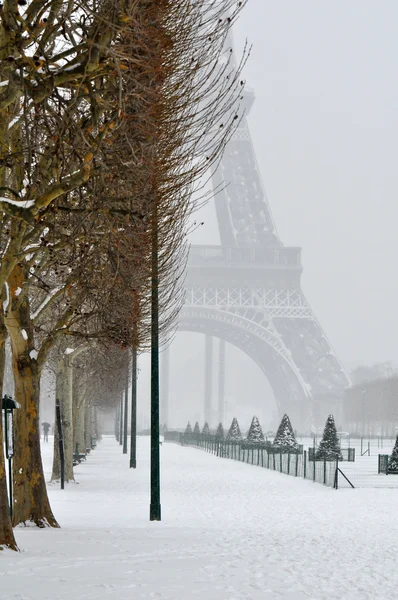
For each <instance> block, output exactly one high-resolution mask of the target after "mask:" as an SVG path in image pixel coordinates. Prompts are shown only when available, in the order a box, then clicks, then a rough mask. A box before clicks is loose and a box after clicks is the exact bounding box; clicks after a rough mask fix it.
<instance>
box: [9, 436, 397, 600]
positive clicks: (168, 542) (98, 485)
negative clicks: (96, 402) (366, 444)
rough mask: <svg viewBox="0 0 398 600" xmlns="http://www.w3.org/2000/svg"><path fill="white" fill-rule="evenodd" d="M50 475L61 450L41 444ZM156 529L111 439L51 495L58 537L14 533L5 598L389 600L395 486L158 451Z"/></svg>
mask: <svg viewBox="0 0 398 600" xmlns="http://www.w3.org/2000/svg"><path fill="white" fill-rule="evenodd" d="M43 450H44V461H45V469H46V472H47V474H49V471H50V463H51V450H52V445H51V443H49V444H45V445H44V449H43ZM161 452H162V511H163V513H162V516H163V521H162V522H161V523H150V522H149V520H148V516H149V477H148V473H149V464H148V457H149V440H148V438H139V441H138V469H137V470H136V471H133V470H132V469H129V468H128V458H127V457H126V455H123V454H122V453H121V447H120V446H119V445H118V444H117V443H116V442H115V440H114V439H113V438H111V437H109V438H104V439H103V441H102V442H101V443H100V444H99V446H98V447H97V449H96V450H95V452H93V453H92V454H91V455H90V456H89V458H88V460H87V462H86V463H85V464H82V465H81V466H79V467H78V468H77V469H76V479H77V481H78V482H79V483H76V484H70V485H69V486H67V487H68V489H66V490H65V491H61V490H59V489H58V487H53V486H50V498H51V503H52V507H53V510H54V513H55V515H56V517H57V518H58V520H59V522H60V524H61V526H62V529H59V530H53V529H47V530H44V531H43V530H37V529H35V528H18V529H17V530H16V536H17V540H18V544H19V546H20V549H21V552H20V553H18V554H17V553H12V552H10V551H5V552H2V553H0V599H1V600H105V599H111V598H114V599H115V600H135V599H137V600H139V599H144V598H145V599H151V598H155V599H160V600H191V599H192V600H194V599H199V598H201V599H202V598H205V599H206V600H280V599H289V600H303V599H308V598H310V599H312V600H326V599H328V600H329V599H330V600H332V599H333V600H339V599H340V600H354V599H355V600H375V599H377V600H393V599H395V598H396V597H397V587H398V575H397V569H396V540H397V539H398V520H397V519H395V514H396V506H397V500H398V496H397V494H398V490H392V489H355V490H351V489H341V490H337V491H336V490H333V489H330V488H327V487H324V486H322V485H319V484H316V483H315V484H314V483H312V482H310V481H304V480H302V479H296V478H294V477H289V476H287V475H283V474H280V473H275V472H273V471H269V470H267V469H262V468H259V467H254V466H251V465H247V464H242V463H238V462H236V461H233V460H228V459H222V458H217V457H215V456H212V455H211V454H208V453H206V452H203V451H200V450H196V449H194V448H189V447H181V446H178V445H176V444H171V443H170V444H163V446H162V450H161Z"/></svg>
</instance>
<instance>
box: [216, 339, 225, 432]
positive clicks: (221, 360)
mask: <svg viewBox="0 0 398 600" xmlns="http://www.w3.org/2000/svg"><path fill="white" fill-rule="evenodd" d="M224 398H225V340H221V339H220V350H219V356H218V420H219V422H220V423H222V425H223V426H224Z"/></svg>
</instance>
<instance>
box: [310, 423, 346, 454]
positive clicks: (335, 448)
mask: <svg viewBox="0 0 398 600" xmlns="http://www.w3.org/2000/svg"><path fill="white" fill-rule="evenodd" d="M315 459H317V460H336V459H338V460H343V455H342V454H341V449H340V442H339V438H338V435H337V430H336V424H335V422H334V417H333V415H329V416H328V418H327V419H326V423H325V429H324V430H323V437H322V440H321V441H320V442H319V447H318V449H317V451H316V453H315Z"/></svg>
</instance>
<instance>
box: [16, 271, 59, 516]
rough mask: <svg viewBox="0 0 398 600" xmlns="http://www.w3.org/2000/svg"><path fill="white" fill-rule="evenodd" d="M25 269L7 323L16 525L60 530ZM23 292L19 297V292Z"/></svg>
mask: <svg viewBox="0 0 398 600" xmlns="http://www.w3.org/2000/svg"><path fill="white" fill-rule="evenodd" d="M23 284H24V273H23V268H22V266H20V265H17V266H16V267H15V268H14V270H13V272H12V274H11V276H10V278H9V294H10V306H9V308H8V311H7V314H6V316H5V323H6V326H7V330H8V334H9V336H10V339H11V349H12V368H13V375H14V383H15V399H16V400H17V402H19V403H20V405H21V408H20V409H19V410H16V411H15V412H14V428H15V429H14V431H15V437H14V452H15V454H14V460H13V473H14V506H13V524H14V525H18V524H19V523H25V522H26V521H32V522H33V523H35V524H36V525H37V526H38V527H45V526H51V527H59V525H58V523H57V521H56V520H55V518H54V515H53V514H52V511H51V508H50V503H49V500H48V496H47V488H46V482H45V480H44V473H43V465H42V461H41V452H40V423H39V401H40V373H39V368H38V364H37V361H36V359H35V358H31V356H30V353H31V351H32V350H34V344H33V325H32V322H31V319H30V311H29V301H28V297H27V294H26V292H24V285H23ZM18 288H20V289H22V290H23V291H22V293H20V294H19V295H15V292H16V290H17V289H18Z"/></svg>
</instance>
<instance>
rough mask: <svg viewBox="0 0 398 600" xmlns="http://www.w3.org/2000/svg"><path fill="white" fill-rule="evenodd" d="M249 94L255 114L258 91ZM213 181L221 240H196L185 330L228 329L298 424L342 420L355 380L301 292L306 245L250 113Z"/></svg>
mask: <svg viewBox="0 0 398 600" xmlns="http://www.w3.org/2000/svg"><path fill="white" fill-rule="evenodd" d="M244 100H245V105H246V114H248V111H249V110H250V108H251V106H252V104H253V101H254V95H253V93H251V92H245V94H244ZM213 187H214V189H217V190H220V189H221V191H219V192H218V193H217V194H216V195H215V198H214V202H215V208H216V215H217V222H218V228H219V233H220V240H221V245H219V246H206V245H200V246H199V245H196V246H192V247H191V250H190V255H189V260H188V269H187V277H186V296H185V305H184V308H183V310H182V311H181V314H180V317H179V331H191V332H200V333H203V334H205V335H206V336H214V337H218V338H220V339H221V340H225V341H227V342H229V343H231V344H233V345H235V346H236V347H238V348H239V349H241V350H242V351H243V352H245V353H246V354H247V355H248V356H249V357H250V358H251V359H252V360H253V361H254V362H255V363H257V365H258V366H259V367H260V368H261V370H262V371H263V372H264V374H265V376H266V377H267V378H268V380H269V382H270V384H271V387H272V389H273V392H274V395H275V399H276V403H277V405H278V409H279V412H280V413H281V414H282V413H284V412H286V413H288V414H289V416H290V417H291V419H292V421H293V423H294V427H296V428H298V429H301V430H304V429H308V428H309V427H311V425H313V424H314V423H315V424H318V425H320V424H321V423H322V421H324V417H325V414H327V413H329V412H333V413H334V414H335V416H336V418H337V419H338V418H339V407H340V404H341V399H342V395H343V390H344V389H345V388H346V387H347V386H348V384H349V380H348V378H347V376H346V374H345V373H344V370H343V368H342V366H341V364H340V362H339V360H338V358H337V356H336V354H335V353H334V351H333V349H332V347H331V345H330V343H329V341H328V340H327V338H326V336H325V334H324V332H323V330H322V328H321V326H320V325H319V323H318V321H317V319H316V317H315V315H314V313H313V312H312V310H311V307H310V305H309V304H308V302H307V300H306V298H305V296H304V294H303V292H302V290H301V284H300V278H301V273H302V265H301V249H300V248H297V247H286V246H284V245H283V244H282V242H281V240H280V239H279V236H278V234H277V231H276V228H275V225H274V222H273V219H272V215H271V211H270V207H269V205H268V202H267V198H266V195H265V192H264V189H263V186H262V182H261V178H260V174H259V170H258V168H257V164H256V158H255V153H254V149H253V144H252V141H251V137H250V132H249V127H248V123H247V119H246V117H244V118H243V119H242V121H241V123H240V126H239V128H238V129H237V130H236V132H235V133H234V135H233V138H232V139H231V141H230V142H229V143H228V145H227V147H226V149H225V152H224V155H223V158H222V160H221V163H220V166H219V168H218V170H217V172H216V173H215V174H214V176H213ZM211 360H212V359H210V362H211ZM207 376H208V375H207ZM242 376H244V374H242ZM242 402H244V399H242ZM207 413H208V414H210V413H209V410H208V407H207ZM205 418H206V407H205ZM213 425H214V424H213Z"/></svg>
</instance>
